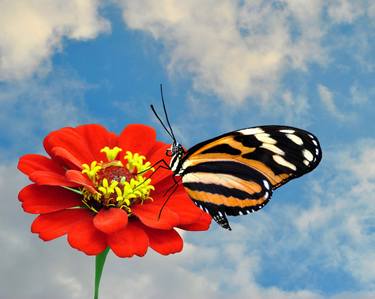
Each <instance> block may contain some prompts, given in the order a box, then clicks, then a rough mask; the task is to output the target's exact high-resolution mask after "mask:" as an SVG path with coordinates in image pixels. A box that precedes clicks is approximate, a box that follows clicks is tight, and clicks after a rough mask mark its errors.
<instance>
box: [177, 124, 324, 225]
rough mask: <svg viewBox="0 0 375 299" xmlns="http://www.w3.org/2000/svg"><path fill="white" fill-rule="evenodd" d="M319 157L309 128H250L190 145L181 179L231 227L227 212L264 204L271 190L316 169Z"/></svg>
mask: <svg viewBox="0 0 375 299" xmlns="http://www.w3.org/2000/svg"><path fill="white" fill-rule="evenodd" d="M321 157H322V152H321V149H320V145H319V141H318V139H317V138H316V137H315V136H314V135H312V134H311V133H309V132H307V131H304V130H301V129H297V128H293V127H285V126H260V127H254V128H247V129H242V130H238V131H234V132H230V133H227V134H224V135H221V136H218V137H216V138H213V139H211V140H208V141H205V142H202V143H199V144H197V145H196V146H194V147H192V148H191V149H190V150H189V151H188V152H187V154H186V156H185V157H184V158H183V161H182V166H181V175H182V182H183V185H184V187H185V189H186V191H187V192H188V194H189V196H190V197H191V198H192V200H193V201H194V203H195V204H196V205H197V206H198V207H200V208H201V209H203V210H204V211H206V212H207V213H209V214H210V215H211V216H212V218H213V219H214V220H215V221H216V222H217V223H218V224H219V225H221V226H222V227H224V228H226V229H230V226H229V222H228V220H227V217H226V215H231V216H237V215H244V214H249V213H252V212H255V211H257V210H259V209H261V208H263V207H264V206H265V205H266V204H267V203H268V201H269V200H270V198H271V195H272V191H273V190H275V189H276V188H278V187H279V186H281V185H283V184H285V183H286V182H288V181H289V180H291V179H293V178H296V177H299V176H301V175H304V174H306V173H308V172H310V171H311V170H313V169H314V168H315V167H316V166H317V165H318V164H319V162H320V160H321Z"/></svg>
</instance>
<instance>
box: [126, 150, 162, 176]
mask: <svg viewBox="0 0 375 299" xmlns="http://www.w3.org/2000/svg"><path fill="white" fill-rule="evenodd" d="M124 159H126V160H127V161H128V163H127V164H126V167H127V168H128V169H129V171H130V172H134V170H135V169H136V170H137V172H138V173H143V172H145V171H147V170H152V171H154V170H155V169H154V168H151V167H150V166H151V163H150V162H146V163H145V164H143V160H145V159H146V157H145V156H142V155H140V154H138V153H135V154H133V153H132V152H130V151H126V155H125V157H124Z"/></svg>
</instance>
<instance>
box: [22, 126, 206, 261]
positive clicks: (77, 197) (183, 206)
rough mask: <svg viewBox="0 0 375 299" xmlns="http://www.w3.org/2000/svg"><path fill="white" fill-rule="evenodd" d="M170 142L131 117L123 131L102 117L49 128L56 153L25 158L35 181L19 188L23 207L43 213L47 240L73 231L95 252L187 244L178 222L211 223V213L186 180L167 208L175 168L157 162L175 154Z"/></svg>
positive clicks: (72, 240) (48, 143)
mask: <svg viewBox="0 0 375 299" xmlns="http://www.w3.org/2000/svg"><path fill="white" fill-rule="evenodd" d="M169 146H170V145H168V144H165V143H163V142H160V141H157V140H156V133H155V130H154V129H153V128H151V127H148V126H145V125H129V126H127V127H126V128H125V129H124V130H123V131H122V133H121V134H120V135H119V136H116V135H115V134H114V133H112V132H109V131H107V130H106V129H105V128H103V127H102V126H100V125H95V124H92V125H82V126H78V127H76V128H70V127H68V128H62V129H60V130H57V131H54V132H52V133H50V134H49V135H48V136H47V137H46V138H45V140H44V148H45V150H46V151H47V153H48V154H49V156H50V157H51V158H48V157H45V156H42V155H37V154H29V155H25V156H23V157H21V159H20V161H19V164H18V168H19V169H20V170H21V171H22V172H23V173H25V174H26V175H28V176H29V178H30V180H31V181H33V184H30V185H28V186H26V187H25V188H24V189H23V190H21V192H20V193H19V200H20V201H21V202H22V207H23V209H24V210H25V212H28V213H33V214H40V215H39V216H38V217H37V218H36V219H35V220H34V222H33V224H32V226H31V231H32V232H33V233H38V234H39V237H40V238H41V239H42V240H44V241H49V240H52V239H55V238H58V237H61V236H63V235H65V234H67V236H68V242H69V244H70V245H71V246H72V247H74V248H76V249H78V250H81V251H83V252H84V253H86V254H88V255H98V254H100V253H101V252H103V251H104V250H105V249H106V248H107V247H110V248H111V249H112V251H113V252H114V253H115V254H116V255H117V256H119V257H130V256H133V255H138V256H143V255H145V253H146V251H147V248H148V247H149V246H150V247H151V248H152V249H154V250H155V251H157V252H159V253H160V254H163V255H166V254H170V253H176V252H179V251H181V250H182V246H183V241H182V238H181V237H180V235H179V234H178V233H177V231H176V230H175V229H174V228H181V229H184V230H207V229H208V227H209V225H210V222H211V217H210V216H209V215H207V214H206V213H204V212H202V211H201V210H200V209H198V208H197V207H195V205H194V204H193V202H192V201H191V200H190V199H189V197H188V196H187V194H186V193H185V191H184V188H183V186H182V185H181V184H179V186H178V188H177V190H176V191H175V192H174V194H173V195H172V196H171V197H170V199H169V201H168V202H167V204H166V205H165V207H164V208H163V210H162V212H161V214H160V209H161V206H162V204H163V203H164V201H165V199H166V191H167V190H168V189H169V188H170V187H171V186H172V185H173V184H174V180H173V173H172V172H171V171H170V170H166V169H162V168H157V166H156V167H155V168H156V169H155V172H153V171H154V170H153V169H150V166H151V165H154V164H155V163H156V162H157V161H159V160H161V159H165V160H166V162H167V163H168V162H169V160H168V158H167V157H166V155H165V151H166V149H167V148H168V147H169ZM150 175H152V176H151V179H150V178H149V177H150ZM159 214H160V218H159Z"/></svg>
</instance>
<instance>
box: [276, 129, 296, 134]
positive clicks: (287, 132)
mask: <svg viewBox="0 0 375 299" xmlns="http://www.w3.org/2000/svg"><path fill="white" fill-rule="evenodd" d="M280 132H281V133H286V134H293V133H294V132H295V131H294V130H287V129H285V130H280Z"/></svg>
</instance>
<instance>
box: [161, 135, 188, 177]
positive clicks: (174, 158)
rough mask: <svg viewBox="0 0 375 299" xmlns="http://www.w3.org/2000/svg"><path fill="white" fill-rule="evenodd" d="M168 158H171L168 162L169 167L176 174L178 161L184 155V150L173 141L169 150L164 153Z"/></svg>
mask: <svg viewBox="0 0 375 299" xmlns="http://www.w3.org/2000/svg"><path fill="white" fill-rule="evenodd" d="M165 154H166V155H167V156H168V157H171V161H170V162H169V167H170V169H171V170H172V171H173V172H177V170H178V167H179V164H180V160H181V158H182V157H183V156H184V154H185V150H184V148H183V147H182V145H181V144H179V143H178V142H176V141H174V142H173V144H172V145H171V147H170V148H169V149H167V151H166V153H165Z"/></svg>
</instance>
